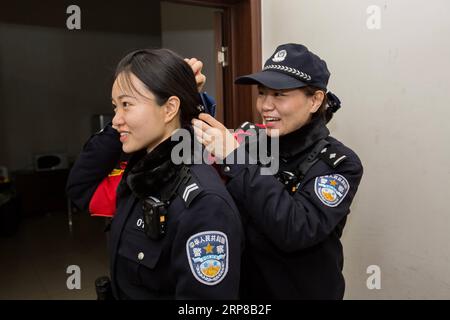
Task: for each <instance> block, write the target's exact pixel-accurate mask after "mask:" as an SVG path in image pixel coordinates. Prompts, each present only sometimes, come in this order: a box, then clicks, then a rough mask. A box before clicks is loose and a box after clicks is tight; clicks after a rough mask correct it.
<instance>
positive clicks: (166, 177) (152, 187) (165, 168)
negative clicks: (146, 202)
mask: <svg viewBox="0 0 450 320" xmlns="http://www.w3.org/2000/svg"><path fill="white" fill-rule="evenodd" d="M177 143H178V142H177V141H172V140H171V138H168V139H166V140H164V141H163V142H161V143H160V144H159V145H158V146H157V147H156V148H155V149H153V150H152V151H151V152H150V153H147V154H146V155H145V156H143V157H142V158H141V159H140V160H138V161H137V163H136V164H135V165H134V166H133V167H132V168H131V169H130V171H129V172H128V175H127V177H126V182H127V185H128V187H129V188H130V189H131V191H132V192H133V193H134V194H135V195H136V196H137V197H138V198H141V199H143V198H146V197H148V196H150V195H153V196H158V195H159V194H160V192H161V188H162V187H163V186H166V185H167V184H169V183H170V182H171V181H172V179H173V178H174V177H175V176H176V174H177V172H178V169H179V166H176V165H175V164H174V163H173V162H172V160H171V157H170V155H171V153H172V149H173V147H174V146H175V145H176V144H177Z"/></svg>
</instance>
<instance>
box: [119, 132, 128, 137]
mask: <svg viewBox="0 0 450 320" xmlns="http://www.w3.org/2000/svg"><path fill="white" fill-rule="evenodd" d="M126 135H128V132H121V133H120V136H121V137H122V136H126Z"/></svg>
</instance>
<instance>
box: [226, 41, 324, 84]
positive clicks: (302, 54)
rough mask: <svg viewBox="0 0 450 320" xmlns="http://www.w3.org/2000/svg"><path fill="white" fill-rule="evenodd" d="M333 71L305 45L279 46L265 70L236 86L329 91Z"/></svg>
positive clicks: (290, 44) (249, 76)
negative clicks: (303, 88) (313, 88)
mask: <svg viewBox="0 0 450 320" xmlns="http://www.w3.org/2000/svg"><path fill="white" fill-rule="evenodd" d="M329 78H330V71H328V68H327V64H326V62H325V61H323V60H322V59H320V58H319V57H318V56H317V55H315V54H314V53H312V52H311V51H309V50H308V48H307V47H305V46H304V45H301V44H295V43H288V44H283V45H280V46H278V47H277V49H276V50H275V52H274V54H273V55H272V56H271V57H270V58H269V59H268V60H267V61H266V63H265V64H264V68H263V70H262V71H260V72H257V73H253V74H249V75H246V76H241V77H239V78H237V79H236V80H235V82H234V83H236V84H260V85H263V86H265V87H268V88H271V89H276V90H280V89H294V88H301V87H305V86H315V87H318V88H321V89H324V90H327V85H328V80H329Z"/></svg>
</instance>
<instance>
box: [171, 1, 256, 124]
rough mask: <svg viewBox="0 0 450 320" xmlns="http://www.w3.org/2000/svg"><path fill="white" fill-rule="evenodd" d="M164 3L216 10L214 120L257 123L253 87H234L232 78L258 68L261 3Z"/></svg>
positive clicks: (225, 122) (228, 122) (230, 122)
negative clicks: (215, 117) (215, 101)
mask: <svg viewBox="0 0 450 320" xmlns="http://www.w3.org/2000/svg"><path fill="white" fill-rule="evenodd" d="M166 2H169V3H172V4H183V5H190V6H199V7H204V8H205V7H206V8H212V9H215V11H213V12H214V18H213V19H214V21H213V28H214V54H213V58H212V59H214V60H215V63H214V64H215V68H214V71H209V72H210V73H211V72H212V73H213V74H214V76H215V80H216V81H215V82H214V84H215V85H214V90H213V92H214V93H215V96H214V97H215V98H216V100H217V103H218V114H217V118H218V119H219V120H221V121H222V122H223V123H224V124H225V126H226V127H227V128H237V127H238V126H239V125H240V124H242V123H243V122H245V121H249V120H251V121H254V122H256V121H258V120H259V118H258V115H257V114H256V111H255V110H254V108H253V106H254V105H256V97H257V90H256V88H253V86H236V85H234V79H235V78H237V77H238V76H240V75H244V74H249V73H252V72H256V71H258V70H260V69H261V60H262V54H261V0H168V1H166ZM163 41H164V40H163ZM163 45H164V43H163ZM209 85H211V81H210V84H209ZM209 90H210V92H211V89H209Z"/></svg>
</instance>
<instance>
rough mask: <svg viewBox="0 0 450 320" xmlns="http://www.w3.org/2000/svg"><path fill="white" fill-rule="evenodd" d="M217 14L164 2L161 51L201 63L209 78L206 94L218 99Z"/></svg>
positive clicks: (207, 10) (209, 10) (205, 9)
mask: <svg viewBox="0 0 450 320" xmlns="http://www.w3.org/2000/svg"><path fill="white" fill-rule="evenodd" d="M214 11H218V9H214V8H206V7H197V6H189V5H182V4H177V3H170V2H161V41H162V47H164V48H169V49H172V50H174V51H175V52H177V53H178V54H180V55H182V56H183V57H188V58H191V57H196V58H198V59H200V60H202V62H203V64H204V67H203V73H204V74H205V75H206V77H207V81H206V85H205V87H204V91H206V92H208V94H209V95H211V96H212V97H215V96H216V94H215V93H216V90H215V77H216V69H215V68H216V53H215V52H214Z"/></svg>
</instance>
